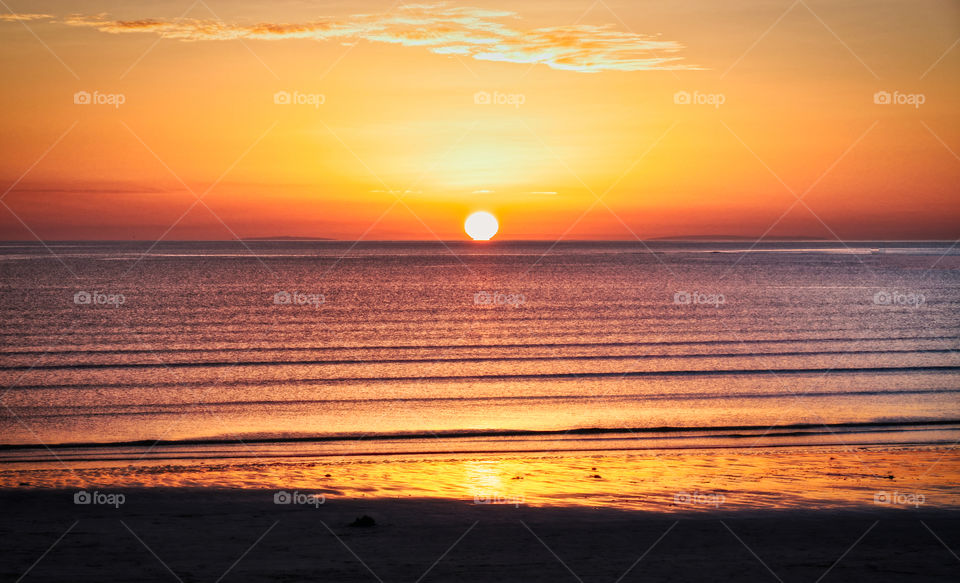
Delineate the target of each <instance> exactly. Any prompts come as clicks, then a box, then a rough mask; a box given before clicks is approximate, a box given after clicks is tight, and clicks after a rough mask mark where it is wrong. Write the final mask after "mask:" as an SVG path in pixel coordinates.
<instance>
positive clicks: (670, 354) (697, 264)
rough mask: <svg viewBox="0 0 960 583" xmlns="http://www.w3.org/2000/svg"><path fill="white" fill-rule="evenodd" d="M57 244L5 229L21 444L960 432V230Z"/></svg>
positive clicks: (782, 438) (7, 319) (478, 445)
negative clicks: (945, 240)
mask: <svg viewBox="0 0 960 583" xmlns="http://www.w3.org/2000/svg"><path fill="white" fill-rule="evenodd" d="M50 247H51V248H50V249H45V248H44V247H43V246H40V245H35V244H13V243H6V244H3V245H0V270H2V295H0V302H2V303H0V309H2V313H3V321H4V323H5V326H4V328H3V331H2V342H3V348H2V355H0V356H2V367H0V382H2V383H3V386H4V387H6V390H5V393H4V397H3V403H4V405H5V406H6V408H4V409H2V410H0V431H2V433H0V435H2V438H0V442H2V443H3V444H5V447H4V449H3V450H2V451H0V454H2V456H3V458H4V459H6V460H8V461H9V460H12V459H20V460H24V459H41V458H43V456H44V455H45V454H44V453H43V452H45V451H46V450H45V449H43V445H44V444H46V445H49V446H56V445H58V444H67V443H73V444H78V443H80V444H87V447H85V448H83V449H78V450H73V449H71V450H63V451H62V455H64V456H68V457H69V456H77V457H80V458H84V457H90V456H101V457H102V456H106V457H118V458H125V457H134V458H139V457H143V455H144V454H145V448H144V447H135V446H136V444H133V443H132V442H144V443H145V444H147V445H149V444H153V443H154V442H155V441H157V440H161V441H162V442H161V443H160V444H159V445H158V446H157V447H154V448H153V449H151V450H149V453H146V455H147V456H160V457H164V456H165V457H177V456H188V457H196V456H212V457H222V456H225V455H241V454H240V449H244V450H245V451H246V449H245V448H249V447H256V448H262V449H263V451H266V452H269V454H270V455H271V456H283V455H307V454H309V455H324V454H342V453H390V452H429V451H503V450H506V451H543V450H563V449H574V450H581V449H586V450H591V449H598V450H602V449H644V448H674V447H694V446H696V447H704V446H710V447H714V446H715V447H725V446H730V445H743V444H745V443H746V444H748V445H755V444H759V445H765V444H774V445H795V444H843V443H937V442H948V443H952V442H954V441H955V440H956V439H957V437H960V422H958V420H960V399H958V395H960V382H958V379H960V374H958V373H960V358H958V347H960V310H958V309H957V308H958V306H960V255H958V254H957V249H949V245H941V244H926V243H923V244H921V243H902V244H890V243H856V244H853V243H850V244H847V245H843V244H839V243H836V244H824V243H801V244H796V243H774V244H761V245H758V246H757V247H755V248H753V249H752V250H751V252H750V253H745V252H744V251H745V250H747V249H748V248H749V247H750V244H749V243H748V244H741V243H675V242H657V243H649V244H646V245H645V244H642V243H639V242H636V243H560V244H558V245H555V246H551V245H550V244H548V243H488V244H476V243H469V244H468V243H449V244H441V243H361V244H356V245H355V244H352V243H346V242H299V241H287V242H262V241H258V242H248V243H246V244H240V243H236V242H234V243H162V244H159V245H156V246H154V247H151V246H150V244H147V243H138V244H132V243H123V244H121V243H97V244H94V243H71V244H57V245H51V246H50ZM585 429H586V430H589V431H582V430H585ZM570 430H580V431H573V432H571V431H570ZM526 432H530V433H526ZM238 440H242V442H243V444H242V445H243V447H240V448H239V449H238V447H239V446H238ZM168 442H170V443H168ZM123 443H126V444H130V447H128V448H120V447H116V446H117V445H118V444H123ZM92 444H98V445H96V446H93V445H92ZM106 444H109V445H112V446H114V447H113V449H110V451H107V450H106V449H105V448H104V447H102V446H103V445H106ZM231 448H233V449H231ZM55 449H57V448H55ZM231 451H232V452H233V453H230V452H231ZM91 452H93V453H91ZM261 453H263V452H261Z"/></svg>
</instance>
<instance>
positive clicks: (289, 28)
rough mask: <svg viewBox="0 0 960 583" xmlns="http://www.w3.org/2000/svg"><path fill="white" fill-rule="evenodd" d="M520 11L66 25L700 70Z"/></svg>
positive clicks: (602, 67)
mask: <svg viewBox="0 0 960 583" xmlns="http://www.w3.org/2000/svg"><path fill="white" fill-rule="evenodd" d="M520 22H521V18H520V16H519V15H518V14H517V13H515V12H512V11H505V10H487V9H480V8H471V7H457V6H450V5H448V4H431V5H422V4H418V5H405V6H402V7H400V8H398V9H397V10H396V11H394V12H393V13H388V14H356V15H352V16H346V17H342V18H325V19H320V20H314V21H310V22H304V23H257V24H236V23H225V22H221V21H218V20H197V19H180V20H162V19H152V18H151V19H141V20H111V19H109V18H108V17H107V16H106V15H97V16H84V15H73V16H70V17H68V18H66V19H65V20H64V21H63V23H64V24H67V25H69V26H76V27H89V28H93V29H96V30H98V31H101V32H105V33H110V34H129V33H150V34H157V35H159V36H160V37H161V38H166V39H174V40H180V41H187V42H202V41H223V40H237V39H250V40H264V41H278V40H287V39H312V40H321V41H339V42H341V43H354V42H357V41H361V40H363V41H367V42H374V43H389V44H398V45H402V46H407V47H420V48H426V49H427V50H429V51H430V52H432V53H435V54H439V55H456V56H465V57H472V58H473V59H476V60H480V61H497V62H507V63H522V64H544V65H547V66H548V67H550V68H552V69H558V70H567V71H576V72H581V73H596V72H601V71H642V70H675V69H696V68H697V67H695V66H692V65H688V64H684V63H682V62H681V61H682V60H683V57H681V56H679V55H678V53H679V52H680V51H681V50H682V49H683V48H684V46H683V45H682V44H680V43H678V42H675V41H669V40H662V39H660V38H658V37H656V36H653V35H641V34H635V33H633V32H621V31H618V30H615V29H614V28H613V26H612V25H604V26H595V25H586V24H575V25H569V26H556V27H546V28H535V29H531V30H523V29H521V28H519V27H518V24H519V23H520Z"/></svg>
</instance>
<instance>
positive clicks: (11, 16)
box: [0, 12, 53, 22]
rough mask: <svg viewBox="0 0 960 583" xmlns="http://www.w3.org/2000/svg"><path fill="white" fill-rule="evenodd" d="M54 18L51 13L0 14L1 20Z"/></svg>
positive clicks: (19, 20)
mask: <svg viewBox="0 0 960 583" xmlns="http://www.w3.org/2000/svg"><path fill="white" fill-rule="evenodd" d="M51 18H53V16H52V15H50V14H14V13H13V12H11V13H8V14H0V22H24V21H29V20H49V19H51Z"/></svg>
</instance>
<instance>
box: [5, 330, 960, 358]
mask: <svg viewBox="0 0 960 583" xmlns="http://www.w3.org/2000/svg"><path fill="white" fill-rule="evenodd" d="M12 334H13V333H12ZM927 340H929V341H939V340H948V341H960V337H958V336H918V335H911V336H870V337H854V338H851V337H827V338H820V337H816V338H804V337H797V338H746V339H739V338H733V339H729V340H658V341H647V342H643V341H641V342H547V343H498V344H417V345H409V344H398V345H370V344H367V345H355V346H349V345H344V346H295V347H287V346H252V347H211V348H158V349H155V350H154V349H149V348H76V349H60V350H54V349H52V348H51V349H48V350H15V349H14V350H0V355H5V356H6V355H25V356H39V355H44V356H45V355H50V356H53V355H57V354H165V353H173V354H178V353H184V354H190V353H196V352H321V351H336V350H364V351H366V350H370V351H377V350H387V351H400V350H447V349H458V350H459V349H464V350H475V349H476V350H481V349H487V348H498V349H502V348H590V347H598V348H603V347H631V346H700V345H704V346H715V345H721V344H766V343H770V344H805V343H809V342H887V341H890V342H897V341H911V342H917V341H927Z"/></svg>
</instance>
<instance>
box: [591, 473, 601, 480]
mask: <svg viewBox="0 0 960 583" xmlns="http://www.w3.org/2000/svg"><path fill="white" fill-rule="evenodd" d="M590 477H591V478H596V479H598V480H601V479H603V478H602V477H601V476H600V474H593V475H592V476H590Z"/></svg>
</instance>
